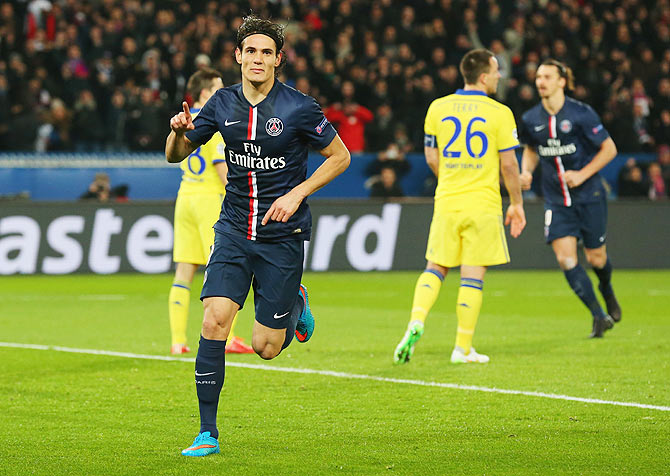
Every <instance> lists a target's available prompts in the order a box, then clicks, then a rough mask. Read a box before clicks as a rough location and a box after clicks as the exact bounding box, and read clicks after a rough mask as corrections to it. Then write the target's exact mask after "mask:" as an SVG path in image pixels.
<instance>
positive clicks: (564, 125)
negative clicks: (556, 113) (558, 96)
mask: <svg viewBox="0 0 670 476" xmlns="http://www.w3.org/2000/svg"><path fill="white" fill-rule="evenodd" d="M560 128H561V132H563V133H564V134H567V133H568V132H570V131H571V130H572V122H570V121H568V120H567V119H564V120H562V121H561V124H560Z"/></svg>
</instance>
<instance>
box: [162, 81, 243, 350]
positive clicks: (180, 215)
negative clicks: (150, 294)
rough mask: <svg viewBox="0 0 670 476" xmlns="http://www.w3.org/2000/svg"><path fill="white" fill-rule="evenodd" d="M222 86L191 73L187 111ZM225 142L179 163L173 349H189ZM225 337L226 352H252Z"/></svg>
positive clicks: (213, 142)
mask: <svg viewBox="0 0 670 476" xmlns="http://www.w3.org/2000/svg"><path fill="white" fill-rule="evenodd" d="M222 87H223V81H222V80H221V73H219V72H218V71H215V70H213V69H209V68H204V69H201V70H199V71H197V72H195V73H193V75H191V77H190V78H189V80H188V83H187V84H186V92H187V93H188V94H190V96H191V97H192V98H193V99H194V104H193V108H192V109H190V111H189V112H190V113H191V114H192V116H193V117H195V116H196V115H197V114H198V112H200V108H201V107H202V106H204V105H205V103H206V102H207V100H208V99H209V98H210V97H211V96H212V94H214V93H215V92H216V91H218V90H219V89H221V88H222ZM225 146H226V144H225V143H224V142H223V138H222V137H221V134H220V133H218V132H217V133H216V134H214V136H213V137H212V138H211V139H210V140H209V141H208V142H207V143H206V144H204V145H201V146H200V147H198V148H197V149H196V150H195V151H193V153H192V154H190V155H189V156H188V157H187V158H186V160H184V161H183V162H182V163H181V170H182V172H183V175H182V178H181V185H180V186H179V192H178V193H177V202H176V204H175V210H174V230H175V231H174V249H173V257H174V261H175V263H177V269H176V271H175V277H174V281H173V282H172V287H171V288H170V294H169V296H168V314H169V317H170V332H171V334H172V345H171V347H170V352H171V353H172V354H184V353H187V352H190V349H189V348H188V346H187V345H186V324H187V322H188V310H189V303H190V298H191V283H192V282H193V275H194V274H195V272H196V270H197V269H198V266H200V265H204V264H206V263H207V257H208V256H209V251H210V249H211V247H212V244H213V243H214V229H213V228H212V226H213V225H214V223H216V220H218V218H219V213H220V212H221V202H222V201H223V197H224V195H225V194H226V183H228V180H227V179H226V174H227V173H228V166H227V165H226V157H225V152H224V151H225ZM236 320H237V318H235V319H234V320H233V326H232V327H231V329H230V335H229V336H228V344H227V345H226V353H236V354H250V353H251V354H253V352H254V351H253V349H252V348H251V346H249V345H247V344H246V343H245V342H244V340H243V339H242V338H241V337H237V336H235V335H234V334H233V328H234V326H235V321H236Z"/></svg>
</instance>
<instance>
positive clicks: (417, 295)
mask: <svg viewBox="0 0 670 476" xmlns="http://www.w3.org/2000/svg"><path fill="white" fill-rule="evenodd" d="M443 279H444V276H442V275H441V274H440V273H439V272H438V271H435V270H426V271H424V272H423V273H421V276H419V279H418V280H417V282H416V287H415V288H414V301H412V312H411V315H410V322H414V321H421V322H425V321H426V316H427V315H428V312H429V311H430V309H431V308H432V307H433V304H435V300H436V299H437V296H438V295H439V294H440V287H441V286H442V280H443Z"/></svg>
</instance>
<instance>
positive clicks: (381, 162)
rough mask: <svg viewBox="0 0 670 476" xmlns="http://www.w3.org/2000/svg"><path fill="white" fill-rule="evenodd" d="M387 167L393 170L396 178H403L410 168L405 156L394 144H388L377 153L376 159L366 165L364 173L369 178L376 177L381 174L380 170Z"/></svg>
mask: <svg viewBox="0 0 670 476" xmlns="http://www.w3.org/2000/svg"><path fill="white" fill-rule="evenodd" d="M388 167H390V168H392V169H393V171H394V172H395V175H396V176H397V177H402V176H404V175H405V174H406V173H407V172H409V169H410V167H411V166H410V164H409V162H408V161H407V159H406V157H405V154H404V153H403V152H402V151H401V150H400V148H399V147H398V145H397V144H395V143H391V144H389V145H388V146H387V147H386V149H385V150H383V151H381V152H379V154H377V157H376V158H375V159H374V160H372V161H371V162H370V163H369V164H368V166H367V167H366V170H365V172H366V174H367V175H369V176H370V175H371V176H376V175H380V174H381V173H382V169H384V168H388Z"/></svg>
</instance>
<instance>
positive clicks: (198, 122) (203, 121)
mask: <svg viewBox="0 0 670 476" xmlns="http://www.w3.org/2000/svg"><path fill="white" fill-rule="evenodd" d="M218 102H219V95H218V94H214V95H213V96H212V97H211V98H209V100H208V101H207V103H206V104H205V105H204V106H203V108H202V109H200V112H199V113H198V115H197V116H196V118H195V119H193V125H194V126H195V129H193V130H192V131H188V132H187V133H186V137H187V138H188V140H190V141H191V142H194V143H196V144H201V145H202V144H205V143H207V142H208V141H209V140H210V139H211V138H212V136H213V135H214V134H215V133H216V132H217V131H218V130H219V127H218V125H217V124H216V105H217V104H218Z"/></svg>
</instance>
